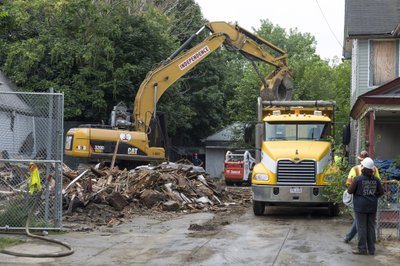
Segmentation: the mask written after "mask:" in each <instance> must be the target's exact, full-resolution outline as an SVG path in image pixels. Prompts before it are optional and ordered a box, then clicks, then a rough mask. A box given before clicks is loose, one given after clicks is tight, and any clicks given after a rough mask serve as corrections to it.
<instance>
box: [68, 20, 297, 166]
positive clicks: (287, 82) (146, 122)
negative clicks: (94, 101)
mask: <svg viewBox="0 0 400 266" xmlns="http://www.w3.org/2000/svg"><path fill="white" fill-rule="evenodd" d="M205 28H206V29H208V30H209V31H210V32H211V34H210V35H209V36H208V37H207V38H206V39H204V40H203V41H202V42H200V43H199V44H197V45H195V46H194V47H193V48H191V49H189V50H187V51H185V52H183V50H184V49H185V48H187V47H188V45H189V44H190V43H192V42H193V40H194V39H196V37H197V36H198V35H199V34H200V32H201V31H203V30H204V29H205ZM221 45H224V46H225V47H226V49H227V50H229V51H238V52H239V53H241V54H242V55H244V56H245V57H246V58H247V59H248V60H249V61H250V62H251V63H252V65H253V66H254V67H255V69H256V71H257V73H258V75H259V76H260V79H261V83H262V86H261V89H260V95H261V97H262V99H263V100H279V101H282V100H290V99H291V95H292V88H293V85H292V78H291V72H290V68H289V65H288V55H287V53H286V52H284V51H283V50H282V49H280V48H278V47H276V46H275V45H273V44H272V43H270V42H268V41H266V40H264V39H262V38H260V37H258V36H256V35H254V34H252V33H250V32H249V31H247V30H245V29H243V28H241V27H240V26H238V25H232V24H229V23H226V22H210V23H208V24H206V25H205V26H203V27H202V28H201V29H200V30H199V31H198V32H196V33H195V34H193V35H192V36H191V37H190V38H189V39H188V40H187V41H185V43H184V44H182V46H181V47H179V48H178V49H177V50H176V51H175V52H174V53H173V54H172V55H171V56H170V57H168V58H167V59H166V60H164V61H163V62H161V63H160V64H159V65H158V66H157V67H155V68H154V69H152V70H151V71H150V72H149V73H148V74H147V76H146V78H145V80H144V81H143V82H142V84H141V85H140V88H139V90H138V92H137V94H136V98H135V103H134V110H133V114H131V113H130V112H128V109H127V107H126V106H125V105H124V104H118V105H117V106H114V109H113V111H112V113H111V125H107V126H106V125H89V124H88V125H81V126H79V127H78V128H72V129H70V130H69V131H68V132H67V135H66V142H65V154H66V155H69V156H73V157H81V158H90V159H108V160H111V159H112V160H115V159H116V160H127V161H131V160H132V161H138V162H160V161H164V160H166V158H165V144H166V141H165V139H166V127H165V119H162V116H161V117H160V116H158V115H157V113H158V112H157V102H158V100H159V99H160V97H161V96H162V95H163V94H164V93H165V91H166V90H167V89H168V88H169V87H170V86H171V85H172V84H174V82H176V81H177V80H178V79H179V78H181V77H182V76H183V75H185V74H186V73H187V72H189V71H190V70H191V69H193V68H194V67H195V66H196V65H197V64H198V63H200V62H201V61H202V60H204V59H205V58H206V57H207V56H208V55H210V54H211V53H212V52H214V51H215V50H217V49H218V48H219V47H221ZM256 61H261V62H265V63H267V64H269V65H272V66H274V67H275V69H274V71H273V72H272V73H270V74H268V75H267V76H266V77H263V76H262V75H261V73H260V71H259V70H258V68H257V65H256V64H255V62H256Z"/></svg>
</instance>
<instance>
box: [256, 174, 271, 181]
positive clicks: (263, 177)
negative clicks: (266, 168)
mask: <svg viewBox="0 0 400 266" xmlns="http://www.w3.org/2000/svg"><path fill="white" fill-rule="evenodd" d="M254 180H258V181H268V180H269V178H268V175H266V174H255V175H254Z"/></svg>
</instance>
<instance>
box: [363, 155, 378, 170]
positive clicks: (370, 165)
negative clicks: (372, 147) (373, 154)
mask: <svg viewBox="0 0 400 266" xmlns="http://www.w3.org/2000/svg"><path fill="white" fill-rule="evenodd" d="M361 165H362V166H364V167H365V168H368V169H371V170H373V169H374V167H375V165H374V161H373V160H372V159H371V158H369V157H367V158H365V159H364V160H362V161H361Z"/></svg>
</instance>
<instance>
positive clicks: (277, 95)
mask: <svg viewBox="0 0 400 266" xmlns="http://www.w3.org/2000/svg"><path fill="white" fill-rule="evenodd" d="M264 81H265V82H264V84H267V88H265V86H264V85H263V86H262V87H261V91H260V96H261V99H262V100H263V101H290V100H291V99H292V90H293V81H292V76H291V75H290V72H289V69H288V68H281V69H280V70H278V71H274V72H273V73H271V74H270V75H268V76H267V77H266V78H265V80H264Z"/></svg>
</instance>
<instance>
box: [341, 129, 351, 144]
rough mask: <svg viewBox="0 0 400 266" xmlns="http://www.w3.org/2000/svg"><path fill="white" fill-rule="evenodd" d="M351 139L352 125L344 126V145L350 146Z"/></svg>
mask: <svg viewBox="0 0 400 266" xmlns="http://www.w3.org/2000/svg"><path fill="white" fill-rule="evenodd" d="M350 139H351V132H350V124H347V125H345V126H343V131H342V144H343V145H349V144H350Z"/></svg>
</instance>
